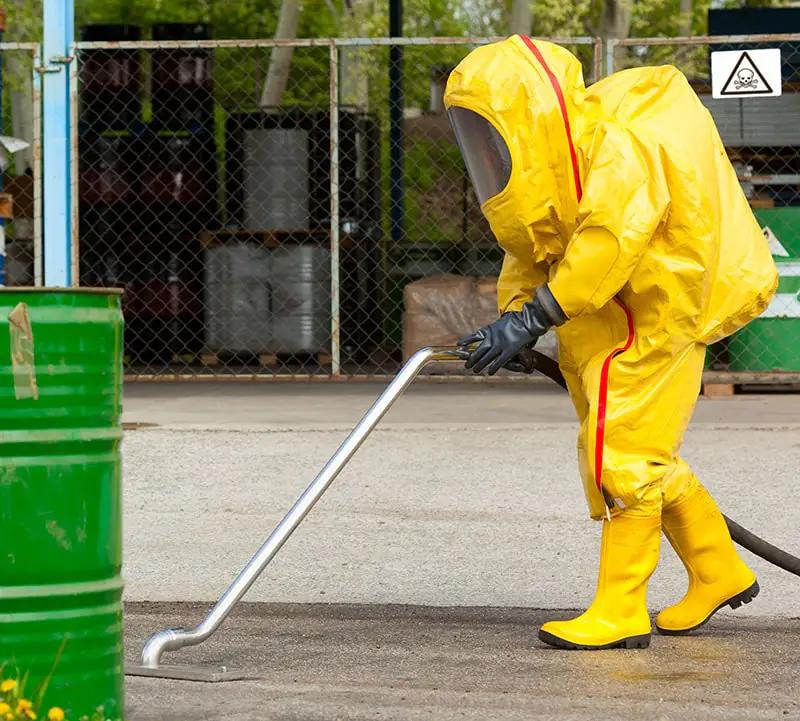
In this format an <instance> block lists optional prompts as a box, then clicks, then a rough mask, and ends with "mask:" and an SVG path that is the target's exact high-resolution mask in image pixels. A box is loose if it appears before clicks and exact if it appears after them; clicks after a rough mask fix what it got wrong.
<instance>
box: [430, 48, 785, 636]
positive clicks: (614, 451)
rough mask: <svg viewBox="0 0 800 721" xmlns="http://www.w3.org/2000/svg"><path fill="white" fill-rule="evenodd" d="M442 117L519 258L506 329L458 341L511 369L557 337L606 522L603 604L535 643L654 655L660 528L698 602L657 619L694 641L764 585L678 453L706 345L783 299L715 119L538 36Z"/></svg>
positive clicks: (456, 93)
mask: <svg viewBox="0 0 800 721" xmlns="http://www.w3.org/2000/svg"><path fill="white" fill-rule="evenodd" d="M445 106H446V108H447V112H448V115H449V118H450V121H451V124H452V127H453V130H454V132H455V135H456V138H457V140H458V143H459V147H460V148H461V152H462V155H463V157H464V161H465V164H466V166H467V169H468V171H469V174H470V176H471V179H472V182H473V186H474V189H475V193H476V195H477V198H478V201H479V202H480V203H481V209H482V211H483V214H484V215H485V216H486V218H487V220H488V221H489V224H490V226H491V229H492V232H493V233H494V235H495V237H496V238H497V241H498V243H499V244H500V246H501V247H502V248H503V250H504V251H505V257H504V262H503V266H502V270H501V273H500V277H499V279H498V284H497V290H498V304H499V311H500V317H499V318H498V320H496V321H495V322H493V323H492V324H490V325H489V326H487V327H485V328H481V329H480V330H478V331H476V332H475V333H474V334H472V335H470V336H468V337H466V338H462V339H461V340H460V341H459V345H462V346H465V347H467V348H469V350H470V351H471V352H470V355H469V359H468V360H467V363H466V365H467V367H468V368H472V369H474V370H475V371H476V372H481V371H483V370H486V371H488V372H489V373H495V372H496V371H497V370H499V369H500V368H501V367H503V366H509V367H511V368H514V367H515V366H514V363H515V358H516V356H517V354H518V353H519V352H520V350H521V349H523V348H525V347H530V346H531V345H532V344H534V343H535V342H536V339H537V338H538V337H539V336H541V335H542V334H544V333H545V332H546V331H547V330H548V329H549V328H551V327H556V328H557V335H558V340H559V366H560V368H561V370H562V372H563V374H564V377H565V378H566V380H567V384H568V386H569V391H570V395H571V398H572V401H573V403H574V405H575V409H576V410H577V414H578V417H579V420H580V423H581V427H580V434H579V440H578V456H579V465H580V468H581V474H582V476H583V482H584V489H585V493H586V498H587V502H588V505H589V511H590V515H591V516H592V518H595V519H602V520H603V528H602V541H601V549H600V570H599V579H598V583H597V589H596V593H595V597H594V601H593V602H592V604H591V605H590V607H589V609H588V610H587V611H586V612H585V613H583V614H582V615H580V616H578V617H577V618H574V619H572V620H568V621H550V622H548V623H545V624H544V625H543V626H542V628H541V629H540V631H539V638H540V639H541V640H542V641H544V642H546V643H548V644H551V645H553V646H557V647H560V648H583V649H600V648H644V647H646V646H648V645H649V642H650V632H651V625H650V617H649V614H648V611H647V603H646V588H647V582H648V579H649V578H650V576H651V574H652V573H653V571H654V570H655V567H656V563H657V561H658V553H659V540H660V535H661V531H662V530H663V531H664V533H665V535H666V536H667V538H668V539H669V542H670V543H671V545H672V547H673V548H674V549H675V551H676V552H677V554H678V555H679V556H680V558H681V560H682V561H683V564H684V565H685V567H686V571H687V573H688V576H689V589H688V591H687V592H686V595H685V596H684V597H683V599H682V600H680V601H679V602H678V603H676V604H675V605H673V606H671V607H669V608H666V609H664V610H662V611H661V612H660V613H659V614H658V616H657V618H656V627H657V629H658V631H660V632H661V633H665V634H681V633H686V632H688V631H691V630H692V629H695V628H697V627H698V626H701V625H702V624H704V623H705V622H706V621H708V619H709V618H710V617H711V616H712V615H713V614H714V613H715V611H717V610H718V609H719V608H721V607H723V606H725V605H729V606H731V607H734V608H735V607H738V606H739V605H741V603H747V602H749V601H750V600H751V599H752V598H753V597H754V596H755V595H756V594H757V593H758V590H759V588H758V583H757V581H756V577H755V575H754V573H753V572H752V571H751V570H750V569H749V568H748V567H747V566H746V565H745V564H744V562H743V561H742V560H741V559H740V558H739V556H738V554H737V553H736V551H735V549H734V546H733V543H732V541H731V537H730V534H729V533H728V529H727V527H726V525H725V521H724V519H723V517H722V514H721V513H720V511H719V509H718V508H717V506H716V504H715V503H714V501H713V499H712V498H711V496H710V495H709V493H708V491H707V490H706V489H705V488H704V487H703V486H702V485H701V483H700V482H699V481H698V479H697V478H696V477H695V475H694V474H693V473H692V470H691V469H690V467H689V466H688V465H687V463H686V462H685V461H684V460H683V459H682V458H681V457H680V455H679V448H680V445H681V440H682V436H683V433H684V430H685V428H686V426H687V424H688V422H689V418H690V416H691V414H692V410H693V408H694V405H695V403H696V400H697V397H698V394H699V391H700V383H701V376H702V371H703V362H704V359H705V354H706V346H707V344H709V343H713V342H715V341H717V340H719V339H721V338H723V337H725V336H726V335H729V334H730V333H732V332H733V331H735V330H737V329H739V328H741V327H742V326H743V325H744V324H746V323H747V322H748V321H750V320H751V319H753V318H755V317H756V316H758V315H759V314H761V312H762V311H763V310H764V309H765V308H766V307H767V304H768V303H769V300H770V298H771V297H772V295H773V294H774V292H775V289H776V285H777V271H776V268H775V265H774V263H773V260H772V258H771V256H770V253H769V249H768V246H767V243H766V241H765V239H764V237H763V235H762V233H761V230H760V228H759V226H758V223H757V222H756V220H755V218H754V217H753V214H752V212H751V210H750V207H749V205H748V203H747V200H746V198H745V196H744V194H743V193H742V190H741V188H740V186H739V183H738V181H737V178H736V173H735V172H734V170H733V167H732V166H731V164H730V162H729V160H728V158H727V155H726V153H725V150H724V148H723V145H722V142H721V140H720V137H719V134H718V133H717V130H716V127H715V126H714V122H713V120H712V119H711V116H710V115H709V113H708V112H707V111H706V110H705V108H704V107H703V105H702V104H701V103H700V101H699V99H698V98H697V97H696V95H695V93H694V92H693V91H692V89H691V87H690V86H689V84H688V83H687V81H686V79H685V77H684V76H683V75H682V74H681V73H680V72H679V71H678V70H677V69H675V68H674V67H671V66H662V67H643V68H636V69H631V70H624V71H622V72H618V73H615V74H613V75H611V76H609V77H607V78H605V79H603V80H601V81H599V82H597V83H595V84H594V85H592V86H591V87H589V88H588V89H587V88H585V86H584V83H583V78H582V73H581V65H580V63H579V61H578V60H577V58H575V57H574V56H573V55H572V54H571V53H570V52H569V51H567V50H565V49H563V48H561V47H558V46H556V45H553V44H550V43H547V42H542V41H539V40H536V41H532V40H530V39H529V38H526V37H522V36H514V37H512V38H509V39H508V40H505V41H503V42H499V43H494V44H491V45H486V46H483V47H480V48H478V49H476V50H474V51H472V52H471V53H470V54H469V55H468V56H467V57H466V58H465V59H464V60H462V61H461V63H460V64H459V65H458V66H457V67H456V68H455V70H454V71H453V72H452V73H451V75H450V78H449V81H448V83H447V89H446V93H445Z"/></svg>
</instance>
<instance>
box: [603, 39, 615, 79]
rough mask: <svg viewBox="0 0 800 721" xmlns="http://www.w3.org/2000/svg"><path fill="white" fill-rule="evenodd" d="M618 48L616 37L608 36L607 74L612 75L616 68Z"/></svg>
mask: <svg viewBox="0 0 800 721" xmlns="http://www.w3.org/2000/svg"><path fill="white" fill-rule="evenodd" d="M616 49H617V40H616V38H606V73H605V74H606V75H611V74H612V73H613V72H614V70H615V68H614V51H615V50H616Z"/></svg>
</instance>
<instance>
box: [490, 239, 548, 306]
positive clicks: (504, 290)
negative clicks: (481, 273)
mask: <svg viewBox="0 0 800 721" xmlns="http://www.w3.org/2000/svg"><path fill="white" fill-rule="evenodd" d="M546 282H547V265H546V264H543V263H540V264H537V263H534V261H533V258H532V257H531V258H523V257H518V256H516V255H511V254H510V253H508V252H507V253H506V254H505V257H504V258H503V267H502V268H501V270H500V276H499V277H498V279H497V310H498V311H499V312H500V315H503V313H507V312H508V311H512V310H513V311H519V310H521V309H522V306H523V305H524V304H525V303H527V302H529V301H530V300H531V299H532V298H533V294H534V292H535V291H536V288H538V287H539V286H540V285H543V284H544V283H546Z"/></svg>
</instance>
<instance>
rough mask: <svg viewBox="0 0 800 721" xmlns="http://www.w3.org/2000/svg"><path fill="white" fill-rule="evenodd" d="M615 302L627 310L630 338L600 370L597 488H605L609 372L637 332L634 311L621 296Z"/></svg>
mask: <svg viewBox="0 0 800 721" xmlns="http://www.w3.org/2000/svg"><path fill="white" fill-rule="evenodd" d="M614 302H615V303H616V304H617V305H618V306H619V307H620V308H622V310H624V311H625V317H626V318H627V320H628V340H627V341H625V345H624V346H622V347H621V348H615V349H614V350H612V351H611V353H609V354H608V355H607V356H606V359H605V361H603V369H602V370H601V371H600V392H599V394H598V396H599V397H598V399H597V433H596V435H595V440H594V480H595V483H596V484H597V490H598V491H601V492H602V490H603V444H604V442H605V436H606V402H607V400H608V373H609V371H610V370H611V361H612V360H613V359H614V358H616V357H617V356H618V355H620V354H621V353H624V352H625V351H626V350H628V348H630V347H631V345H632V344H633V339H634V337H635V332H634V329H633V313H631V311H630V309H629V308H628V306H626V305H625V304H624V303H623V302H622V301H621V300H620V299H619V298H614Z"/></svg>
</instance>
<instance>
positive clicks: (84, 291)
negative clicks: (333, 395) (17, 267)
mask: <svg viewBox="0 0 800 721" xmlns="http://www.w3.org/2000/svg"><path fill="white" fill-rule="evenodd" d="M124 292H125V289H124V288H35V287H33V286H30V285H20V286H15V285H14V286H4V287H2V288H0V294H5V295H11V294H13V293H65V294H66V293H70V294H71V293H75V294H78V295H112V296H113V295H122V294H123V293H124Z"/></svg>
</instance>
